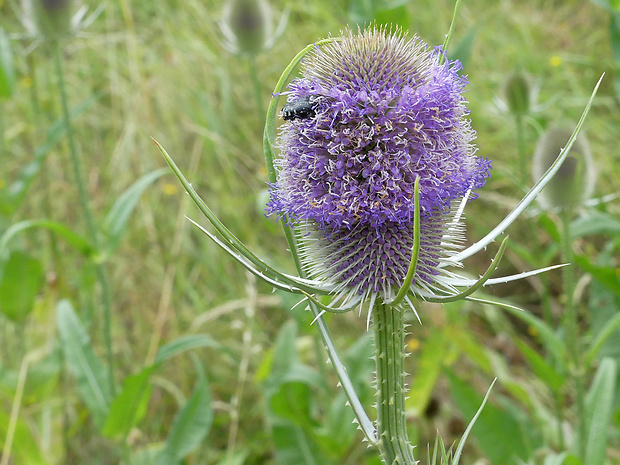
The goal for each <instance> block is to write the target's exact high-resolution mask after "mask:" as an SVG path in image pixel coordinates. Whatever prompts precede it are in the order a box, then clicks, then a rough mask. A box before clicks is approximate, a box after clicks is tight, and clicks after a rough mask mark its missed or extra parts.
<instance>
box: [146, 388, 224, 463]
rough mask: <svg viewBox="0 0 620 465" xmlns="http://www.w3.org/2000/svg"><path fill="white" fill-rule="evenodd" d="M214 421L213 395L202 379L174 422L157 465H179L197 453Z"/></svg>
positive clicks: (158, 457) (158, 456)
mask: <svg viewBox="0 0 620 465" xmlns="http://www.w3.org/2000/svg"><path fill="white" fill-rule="evenodd" d="M212 421H213V410H212V409H211V393H210V392H209V387H208V385H207V381H206V379H205V378H204V377H201V378H200V379H199V380H198V383H197V384H196V387H195V388H194V392H193V393H192V395H191V397H190V398H189V399H188V400H187V402H186V403H185V405H184V406H183V408H182V409H181V412H180V413H179V414H178V415H177V416H176V417H175V419H174V421H173V422H172V427H171V429H170V433H169V434H168V437H167V439H166V444H165V446H164V449H163V450H162V451H161V452H160V453H159V454H158V455H157V458H156V460H155V465H174V464H178V463H180V462H181V460H183V459H184V458H185V456H187V455H188V454H190V453H191V452H193V451H195V450H196V449H197V448H198V446H200V444H201V443H202V441H203V440H204V438H205V437H206V436H207V434H208V433H209V429H210V428H211V423H212Z"/></svg>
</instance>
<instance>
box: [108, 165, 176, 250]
mask: <svg viewBox="0 0 620 465" xmlns="http://www.w3.org/2000/svg"><path fill="white" fill-rule="evenodd" d="M167 172H168V170H167V169H166V168H161V169H158V170H155V171H152V172H150V173H148V174H145V175H144V176H142V177H141V178H140V179H138V180H137V181H136V182H135V183H133V184H132V185H131V186H130V187H129V188H128V189H127V190H126V191H125V192H123V193H122V194H121V196H120V197H119V198H118V199H117V200H116V202H114V205H112V208H111V209H110V211H109V212H108V214H107V215H106V217H105V219H104V220H103V229H104V230H105V231H106V233H107V236H108V243H107V251H106V252H107V254H108V255H111V254H112V252H114V250H116V248H117V247H118V244H119V242H120V240H121V238H122V236H123V233H124V232H125V229H126V227H127V221H128V220H129V217H130V216H131V214H132V212H133V211H134V209H135V208H136V205H137V204H138V200H139V199H140V196H141V195H142V193H143V192H144V190H145V189H146V188H147V187H148V186H150V185H151V184H152V183H153V182H155V181H156V180H157V179H159V178H160V177H162V176H163V175H164V174H166V173H167Z"/></svg>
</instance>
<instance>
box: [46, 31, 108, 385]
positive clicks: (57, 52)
mask: <svg viewBox="0 0 620 465" xmlns="http://www.w3.org/2000/svg"><path fill="white" fill-rule="evenodd" d="M53 47H54V61H55V65H56V74H57V79H58V90H59V92H60V103H61V106H62V113H63V118H64V120H65V125H66V127H67V140H68V142H69V155H70V158H71V166H72V168H73V175H74V177H75V182H76V184H77V188H78V197H79V200H80V205H81V207H82V212H83V214H84V219H85V220H86V227H87V229H88V236H89V239H90V242H91V244H92V246H93V248H94V249H95V250H97V251H98V250H99V237H98V234H97V228H96V226H95V221H94V219H93V214H92V211H91V209H90V199H89V197H88V193H87V192H86V185H85V183H84V175H83V172H82V165H81V162H80V158H79V156H78V153H77V149H76V145H75V138H74V136H73V128H72V126H71V114H70V112H69V103H68V99H67V91H66V89H65V79H64V71H63V63H62V49H61V46H60V42H59V41H55V42H54V45H53ZM95 267H96V272H97V278H98V280H99V284H100V286H101V297H102V300H103V340H104V344H105V347H106V358H107V363H108V371H109V372H108V376H109V383H110V391H111V392H112V394H113V395H114V393H115V391H116V387H115V383H114V357H113V354H112V329H111V328H112V327H111V304H110V289H109V286H108V280H107V277H106V273H105V269H104V267H103V264H102V263H99V262H97V261H96V262H95Z"/></svg>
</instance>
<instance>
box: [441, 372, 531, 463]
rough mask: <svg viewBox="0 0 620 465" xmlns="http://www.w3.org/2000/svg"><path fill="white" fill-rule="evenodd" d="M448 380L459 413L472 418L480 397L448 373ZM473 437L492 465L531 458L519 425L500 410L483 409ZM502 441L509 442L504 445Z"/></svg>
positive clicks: (480, 400)
mask: <svg viewBox="0 0 620 465" xmlns="http://www.w3.org/2000/svg"><path fill="white" fill-rule="evenodd" d="M448 379H449V380H450V389H451V392H452V395H453V397H454V401H455V402H456V404H457V405H458V407H459V409H460V410H461V412H463V415H464V416H465V418H471V417H473V416H474V415H475V413H476V410H477V409H478V408H479V406H480V404H482V403H483V397H482V396H480V395H479V394H478V393H477V392H476V391H475V390H474V389H473V388H472V387H471V386H470V385H469V384H468V383H467V382H466V381H464V380H462V379H460V378H458V377H457V376H455V375H454V374H451V373H448ZM472 433H473V435H474V436H475V438H476V439H477V440H478V442H479V443H480V446H481V447H482V449H483V450H484V451H485V454H486V455H487V456H488V457H489V459H490V460H491V462H492V463H511V462H514V461H515V460H516V459H517V458H520V459H522V460H524V459H526V458H527V457H528V456H529V454H530V451H529V450H528V440H527V438H526V437H525V436H524V434H523V429H522V427H521V425H520V424H519V421H518V420H517V419H516V418H514V417H513V416H512V415H511V414H510V412H508V411H507V410H501V409H499V408H497V407H495V406H494V405H492V404H486V405H485V407H484V409H483V410H482V413H481V414H480V416H479V417H478V419H477V420H476V423H475V426H474V428H473V430H472ZM505 438H510V440H509V441H506V440H505Z"/></svg>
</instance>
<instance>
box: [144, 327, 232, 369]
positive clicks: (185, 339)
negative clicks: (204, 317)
mask: <svg viewBox="0 0 620 465" xmlns="http://www.w3.org/2000/svg"><path fill="white" fill-rule="evenodd" d="M202 347H211V348H214V349H221V348H222V346H221V344H219V343H218V342H216V341H214V340H213V339H211V338H210V337H209V336H206V335H204V334H191V335H187V336H181V337H179V338H177V339H175V340H174V341H171V342H169V343H167V344H164V345H163V346H161V347H160V348H159V350H158V351H157V356H156V357H155V361H154V364H155V365H157V364H160V363H162V362H165V361H166V360H168V359H171V358H172V357H174V356H175V355H178V354H180V353H183V352H185V351H187V350H191V349H200V348H202Z"/></svg>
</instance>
